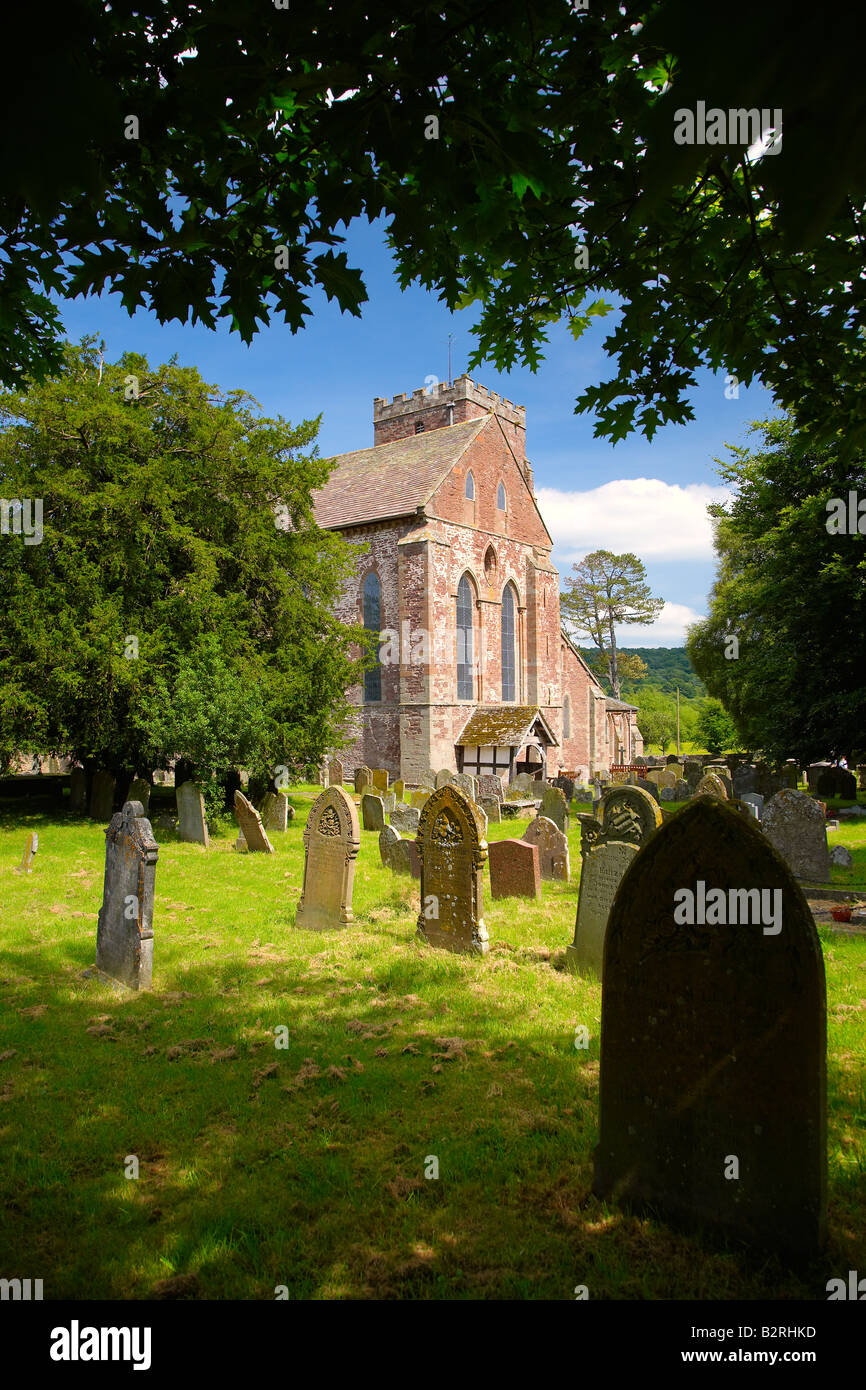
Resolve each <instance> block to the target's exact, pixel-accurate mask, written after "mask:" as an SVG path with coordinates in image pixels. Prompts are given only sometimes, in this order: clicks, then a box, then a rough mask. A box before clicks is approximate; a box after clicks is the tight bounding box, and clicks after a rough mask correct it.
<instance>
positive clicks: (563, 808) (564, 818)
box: [539, 787, 568, 835]
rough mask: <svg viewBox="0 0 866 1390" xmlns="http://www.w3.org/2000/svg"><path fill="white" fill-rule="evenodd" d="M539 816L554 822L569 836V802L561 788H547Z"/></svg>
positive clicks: (558, 828)
mask: <svg viewBox="0 0 866 1390" xmlns="http://www.w3.org/2000/svg"><path fill="white" fill-rule="evenodd" d="M539 814H540V815H542V816H546V817H547V819H548V820H552V821H553V824H554V825H555V826H556V828H557V830H561V831H562V833H563V835H567V834H568V802H567V801H566V799H565V792H564V791H563V790H562V788H561V787H545V789H544V795H543V796H542V798H541V811H540V812H539Z"/></svg>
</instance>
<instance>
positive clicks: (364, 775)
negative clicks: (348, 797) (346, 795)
mask: <svg viewBox="0 0 866 1390" xmlns="http://www.w3.org/2000/svg"><path fill="white" fill-rule="evenodd" d="M372 785H373V774H372V772H371V771H370V769H369V768H368V767H365V766H364V765H363V764H362V766H361V767H356V768H355V791H356V792H363V791H364V790H365V789H366V788H367V787H370V786H372Z"/></svg>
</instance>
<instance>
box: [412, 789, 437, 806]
mask: <svg viewBox="0 0 866 1390" xmlns="http://www.w3.org/2000/svg"><path fill="white" fill-rule="evenodd" d="M432 795H433V793H432V792H431V791H430V790H429V789H428V788H427V787H424V788H423V789H422V788H420V787H419V789H418V791H415V792H413V793H412V805H413V806H414V807H415V810H416V811H421V810H423V809H424V807H425V806H426V804H427V802H428V801H429V800H430V797H431V796H432Z"/></svg>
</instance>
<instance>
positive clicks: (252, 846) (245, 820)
mask: <svg viewBox="0 0 866 1390" xmlns="http://www.w3.org/2000/svg"><path fill="white" fill-rule="evenodd" d="M235 820H236V821H237V823H238V825H239V826H240V828H241V834H242V835H243V837H244V840H245V842H246V846H247V849H248V850H249V852H250V854H274V853H275V852H276V851H275V850H274V847H273V845H272V844H271V842H270V840H269V839H268V836H267V832H266V830H265V827H264V826H263V825H262V818H261V816H260V815H259V813H258V811H257V810H256V808H255V806H253V805H252V803H251V802H249V801H247V798H246V797H245V796H244V794H243V792H235ZM236 848H237V846H236Z"/></svg>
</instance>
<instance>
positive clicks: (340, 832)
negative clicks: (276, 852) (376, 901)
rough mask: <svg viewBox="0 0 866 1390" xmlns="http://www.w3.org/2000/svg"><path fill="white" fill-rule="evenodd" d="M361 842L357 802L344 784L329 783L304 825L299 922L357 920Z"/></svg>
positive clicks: (314, 926) (315, 926)
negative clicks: (355, 904)
mask: <svg viewBox="0 0 866 1390" xmlns="http://www.w3.org/2000/svg"><path fill="white" fill-rule="evenodd" d="M360 846H361V831H360V828H359V825H358V812H357V810H356V808H355V803H354V802H353V801H352V798H351V797H350V796H349V795H348V794H347V793H346V792H344V791H343V788H342V787H328V788H327V790H326V791H324V792H322V794H321V796H319V797H317V799H316V800H315V801H314V802H313V806H312V809H311V810H310V814H309V816H308V817H307V823H306V825H305V826H304V849H305V857H304V887H303V892H302V893H301V901H300V902H299V903H298V911H297V915H296V918H295V925H296V926H298V927H303V928H304V929H305V930H308V931H322V930H325V929H328V928H331V927H345V926H348V925H349V923H350V922H352V921H353V920H354V918H353V914H352V889H353V886H354V881H355V860H356V859H357V857H358V850H359V849H360Z"/></svg>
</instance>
